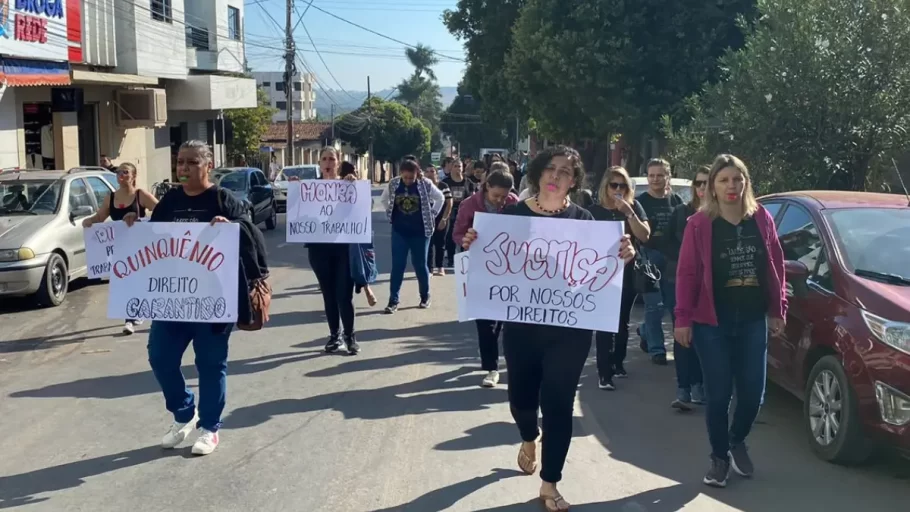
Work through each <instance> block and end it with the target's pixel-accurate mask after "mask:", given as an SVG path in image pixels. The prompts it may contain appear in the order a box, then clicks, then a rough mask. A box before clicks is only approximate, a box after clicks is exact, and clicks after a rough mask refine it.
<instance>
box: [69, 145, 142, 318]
mask: <svg viewBox="0 0 910 512" xmlns="http://www.w3.org/2000/svg"><path fill="white" fill-rule="evenodd" d="M136 174H137V171H136V166H135V165H133V164H131V163H129V162H123V163H122V164H120V166H119V167H117V190H115V191H114V192H113V193H111V194H108V195H107V197H105V198H104V202H102V203H101V204H100V205H98V211H97V212H95V214H94V215H92V216H91V217H88V218H86V219H85V220H83V221H82V227H84V228H90V227H92V224H94V223H96V222H104V221H105V220H107V218H108V217H110V218H111V220H114V221H117V220H123V217H124V216H126V214H128V213H135V214H136V217H138V218H140V219H141V218H145V216H146V214H147V212H151V211H152V210H154V209H155V206H157V205H158V200H157V199H155V196H153V195H152V194H150V193H148V192H146V191H145V190H142V189H140V188H137V187H136ZM141 323H142V320H127V321H126V322H124V323H123V334H133V333H134V332H136V326H137V325H140V324H141Z"/></svg>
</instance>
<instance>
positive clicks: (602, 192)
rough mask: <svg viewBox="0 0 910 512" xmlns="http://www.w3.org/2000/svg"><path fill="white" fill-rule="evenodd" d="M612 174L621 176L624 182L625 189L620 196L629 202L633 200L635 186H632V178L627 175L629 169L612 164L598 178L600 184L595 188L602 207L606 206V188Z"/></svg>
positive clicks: (608, 185) (607, 193)
mask: <svg viewBox="0 0 910 512" xmlns="http://www.w3.org/2000/svg"><path fill="white" fill-rule="evenodd" d="M613 176H619V177H620V178H622V181H623V182H624V183H625V184H626V191H625V192H624V193H623V195H622V198H623V199H625V201H626V202H627V203H629V204H632V203H634V202H635V188H634V187H633V186H632V178H630V177H629V171H627V170H626V169H625V168H623V167H621V166H618V165H614V166H613V167H610V168H609V169H607V172H605V173H604V176H603V178H601V180H600V186H599V187H598V188H597V195H598V197H599V198H600V205H601V206H603V207H606V206H607V200H608V199H607V198H608V197H609V196H610V192H609V190H608V188H609V187H610V178H612V177H613Z"/></svg>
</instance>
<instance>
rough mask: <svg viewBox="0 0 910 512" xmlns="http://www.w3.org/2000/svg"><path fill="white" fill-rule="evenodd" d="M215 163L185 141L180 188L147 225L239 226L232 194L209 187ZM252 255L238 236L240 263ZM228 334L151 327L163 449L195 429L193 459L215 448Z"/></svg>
mask: <svg viewBox="0 0 910 512" xmlns="http://www.w3.org/2000/svg"><path fill="white" fill-rule="evenodd" d="M213 162H214V158H213V155H212V150H211V149H210V148H209V146H208V145H207V144H206V143H204V142H200V141H189V142H186V143H184V144H183V145H182V146H180V151H179V153H178V154H177V180H178V181H179V182H180V183H181V185H182V186H181V187H178V188H175V189H172V190H171V191H169V192H168V193H167V194H166V195H165V196H164V197H163V198H161V201H160V202H159V203H158V205H157V206H156V207H155V210H154V211H153V212H152V217H151V219H149V221H150V222H207V223H211V224H213V225H214V224H215V223H218V222H232V221H240V220H242V219H243V217H244V214H245V208H244V206H243V204H242V203H240V202H239V201H237V200H236V199H235V198H234V196H233V194H231V193H230V191H228V190H227V189H223V188H219V187H217V186H215V185H214V184H213V183H212V182H211V181H209V171H211V170H212V168H214V164H213ZM136 220H137V217H136V214H135V213H132V212H131V213H128V214H127V215H125V216H124V217H123V221H124V223H126V225H127V226H132V225H133V224H134V223H135V222H136ZM242 231H243V230H241V232H242ZM251 250H252V251H253V252H254V254H255V249H254V248H252V249H251V248H250V246H249V244H247V243H244V235H243V234H241V242H240V253H241V261H242V262H243V263H244V264H246V265H255V263H254V262H255V256H254V258H253V260H250V259H249V258H248V257H247V256H248V254H247V253H248V252H249V251H251ZM239 280H240V276H238V281H239ZM240 282H241V283H242V282H244V281H240ZM238 293H239V294H240V295H239V299H240V304H239V306H240V307H241V308H242V307H243V306H244V305H247V306H248V304H245V303H244V302H243V295H242V293H241V292H238ZM248 297H249V291H248V290H247V298H248ZM239 313H240V311H238V314H239ZM247 316H249V314H247ZM232 329H233V324H212V323H202V322H170V321H161V320H153V321H152V326H151V329H150V331H149V340H148V357H149V364H150V365H151V367H152V373H154V374H155V379H156V380H157V381H158V384H159V385H160V386H161V391H162V393H163V394H164V402H165V407H166V408H167V410H168V411H170V412H171V413H172V414H173V415H174V423H173V424H172V425H171V428H170V430H168V432H167V434H165V435H164V438H162V440H161V446H162V447H163V448H169V449H170V448H176V447H177V445H179V444H180V443H182V442H183V441H184V440H185V439H186V437H187V436H188V435H189V433H190V432H192V431H193V429H196V428H198V429H199V437H198V438H197V439H196V442H195V443H194V444H193V449H192V453H193V454H194V455H208V454H210V453H212V452H213V451H214V450H215V448H217V447H218V442H219V434H218V431H219V429H220V428H221V413H222V412H223V411H224V405H225V397H226V394H227V393H226V390H227V359H228V340H229V339H230V337H231V331H232ZM190 343H192V345H193V352H195V354H196V360H195V362H196V371H197V373H198V374H199V409H198V411H197V409H196V403H195V402H196V400H195V398H196V397H195V396H194V395H193V392H192V391H190V389H189V388H188V387H187V385H186V380H185V379H184V377H183V371H182V370H181V364H182V363H181V361H182V359H183V353H184V352H186V349H187V348H188V347H189V345H190Z"/></svg>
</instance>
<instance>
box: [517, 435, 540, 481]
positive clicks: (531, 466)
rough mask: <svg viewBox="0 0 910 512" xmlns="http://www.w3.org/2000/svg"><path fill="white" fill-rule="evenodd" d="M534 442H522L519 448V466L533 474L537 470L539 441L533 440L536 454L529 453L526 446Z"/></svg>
mask: <svg viewBox="0 0 910 512" xmlns="http://www.w3.org/2000/svg"><path fill="white" fill-rule="evenodd" d="M528 444H532V443H525V442H522V443H521V447H520V448H518V467H519V468H521V470H522V471H524V473H525V474H527V475H533V474H534V473H535V472H536V471H537V441H534V442H533V445H534V455H531V454H529V453H528V451H527V450H526V449H525V446H526V445H528Z"/></svg>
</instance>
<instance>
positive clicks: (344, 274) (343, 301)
mask: <svg viewBox="0 0 910 512" xmlns="http://www.w3.org/2000/svg"><path fill="white" fill-rule="evenodd" d="M340 156H341V155H340V154H339V153H338V150H336V149H335V148H333V147H331V146H326V147H325V148H323V150H322V154H321V155H320V157H319V168H320V170H321V171H322V173H321V174H322V179H324V180H338V179H346V180H351V181H353V180H354V179H355V176H354V175H353V174H351V175H348V176H345V177H344V178H341V176H340V175H339V172H338V168H339V165H341V158H340ZM306 246H307V250H308V252H309V260H310V268H312V269H313V273H314V274H316V281H318V282H319V290H320V291H321V292H322V302H323V304H324V305H325V316H326V319H327V321H328V323H329V341H327V342H326V344H325V351H326V352H328V353H332V352H336V351H338V349H340V348H341V345H342V336H343V337H344V345H345V348H347V351H348V353H349V354H351V355H356V354H358V353H359V352H360V345H359V344H358V343H357V338H356V337H355V335H354V279H353V278H352V277H351V260H350V259H349V254H348V248H349V244H306ZM374 300H375V299H374ZM339 318H340V320H341V322H339ZM339 323H340V324H341V325H339ZM341 329H344V332H343V333H342V332H340V330H341Z"/></svg>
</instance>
